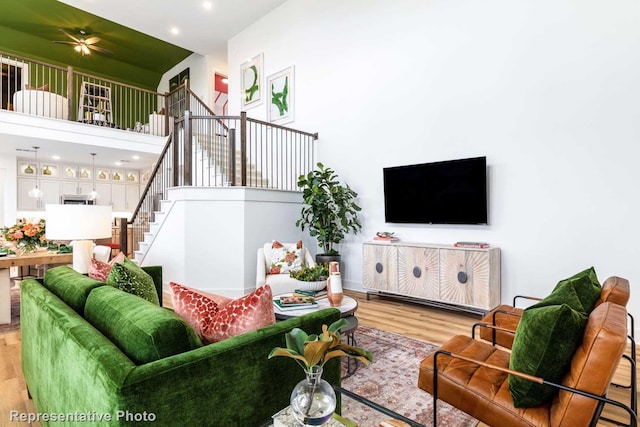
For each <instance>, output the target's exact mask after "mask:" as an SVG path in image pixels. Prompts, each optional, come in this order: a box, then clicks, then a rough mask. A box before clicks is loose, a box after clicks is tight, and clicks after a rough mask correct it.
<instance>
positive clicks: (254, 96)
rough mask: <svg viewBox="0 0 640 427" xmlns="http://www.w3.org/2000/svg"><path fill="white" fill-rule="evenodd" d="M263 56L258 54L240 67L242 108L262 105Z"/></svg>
mask: <svg viewBox="0 0 640 427" xmlns="http://www.w3.org/2000/svg"><path fill="white" fill-rule="evenodd" d="M263 62H264V54H262V53H260V54H258V55H256V56H254V57H253V58H251V59H250V60H248V61H246V62H243V63H242V65H241V66H240V74H241V76H240V77H241V84H242V107H243V108H246V107H255V106H257V105H260V104H261V103H262V93H263V90H262V85H263V82H262V80H263V71H262V65H263Z"/></svg>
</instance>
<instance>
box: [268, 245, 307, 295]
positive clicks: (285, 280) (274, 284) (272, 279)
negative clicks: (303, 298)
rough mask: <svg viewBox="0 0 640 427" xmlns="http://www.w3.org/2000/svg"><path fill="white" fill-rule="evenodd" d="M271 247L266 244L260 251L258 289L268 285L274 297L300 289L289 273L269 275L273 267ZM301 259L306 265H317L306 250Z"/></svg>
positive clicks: (303, 249)
mask: <svg viewBox="0 0 640 427" xmlns="http://www.w3.org/2000/svg"><path fill="white" fill-rule="evenodd" d="M290 244H291V243H283V245H290ZM271 245H272V243H271V242H269V243H265V244H264V246H263V247H261V248H260V249H258V263H257V266H256V288H258V287H260V286H262V285H264V284H265V283H268V284H269V286H271V292H272V293H273V295H278V294H284V293H286V292H293V291H295V290H296V288H297V287H298V285H297V282H296V280H295V279H292V278H291V277H289V273H283V274H267V273H268V272H269V269H270V267H271ZM301 257H302V259H303V260H304V265H306V266H308V267H313V266H314V265H316V263H315V261H314V260H313V257H312V256H311V254H310V253H309V251H308V250H307V249H306V248H304V247H303V248H302V253H301Z"/></svg>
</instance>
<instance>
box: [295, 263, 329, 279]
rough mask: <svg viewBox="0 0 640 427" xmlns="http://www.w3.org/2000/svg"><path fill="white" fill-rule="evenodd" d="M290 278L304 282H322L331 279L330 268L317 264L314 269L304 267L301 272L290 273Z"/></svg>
mask: <svg viewBox="0 0 640 427" xmlns="http://www.w3.org/2000/svg"><path fill="white" fill-rule="evenodd" d="M289 277H291V278H293V279H296V280H300V281H302V282H320V281H323V280H325V281H326V280H327V278H329V266H328V265H327V264H316V265H314V266H313V267H308V266H304V267H302V268H301V269H299V270H292V271H290V272H289Z"/></svg>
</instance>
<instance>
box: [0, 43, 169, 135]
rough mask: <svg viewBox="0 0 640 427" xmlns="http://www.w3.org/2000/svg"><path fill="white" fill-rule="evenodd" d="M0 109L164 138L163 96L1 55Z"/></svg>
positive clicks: (52, 66) (17, 57) (165, 123)
mask: <svg viewBox="0 0 640 427" xmlns="http://www.w3.org/2000/svg"><path fill="white" fill-rule="evenodd" d="M0 66H1V70H2V72H1V77H2V78H1V80H0V109H3V110H12V111H16V112H20V113H26V114H34V115H38V116H44V117H50V118H56V119H62V120H70V121H78V122H83V123H88V124H91V125H98V126H106V127H110V128H115V129H123V130H128V131H133V132H140V133H149V134H153V135H163V136H164V135H167V134H168V121H167V116H166V115H163V114H157V113H158V112H162V111H163V110H164V98H165V95H164V94H161V93H157V92H155V91H151V90H147V89H144V88H139V87H135V86H131V85H127V84H124V83H120V82H116V81H113V80H109V79H104V78H100V77H96V76H92V75H89V74H86V73H82V72H78V71H76V70H74V69H73V68H72V67H60V66H56V65H51V64H47V63H44V62H40V61H36V60H32V59H28V58H24V57H20V56H15V55H11V54H8V53H4V52H0Z"/></svg>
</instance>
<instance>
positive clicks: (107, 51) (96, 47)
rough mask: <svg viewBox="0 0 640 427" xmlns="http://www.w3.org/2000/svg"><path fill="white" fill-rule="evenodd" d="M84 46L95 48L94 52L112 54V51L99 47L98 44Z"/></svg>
mask: <svg viewBox="0 0 640 427" xmlns="http://www.w3.org/2000/svg"><path fill="white" fill-rule="evenodd" d="M86 46H87V47H88V48H89V49H93V50H95V51H96V52H100V53H106V54H112V53H113V52H111V51H110V50H109V49H105V48H103V47H100V46H95V45H92V44H88V45H86Z"/></svg>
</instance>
